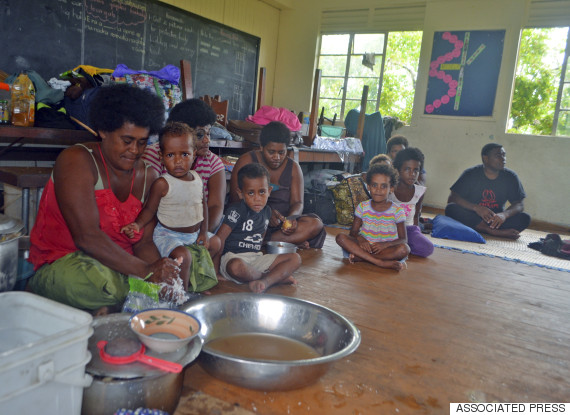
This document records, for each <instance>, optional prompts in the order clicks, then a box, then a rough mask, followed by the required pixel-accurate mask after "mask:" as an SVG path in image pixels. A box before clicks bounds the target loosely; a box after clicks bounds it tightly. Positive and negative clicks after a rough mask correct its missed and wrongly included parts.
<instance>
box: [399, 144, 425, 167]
mask: <svg viewBox="0 0 570 415" xmlns="http://www.w3.org/2000/svg"><path fill="white" fill-rule="evenodd" d="M408 160H415V161H418V162H419V163H420V171H421V170H422V169H423V168H424V153H422V151H421V150H420V149H419V148H417V147H408V148H405V149H403V150H402V151H398V154H396V158H394V162H393V163H392V164H393V165H394V168H395V169H396V170H398V171H400V169H401V168H402V166H403V165H404V163H405V162H406V161H408Z"/></svg>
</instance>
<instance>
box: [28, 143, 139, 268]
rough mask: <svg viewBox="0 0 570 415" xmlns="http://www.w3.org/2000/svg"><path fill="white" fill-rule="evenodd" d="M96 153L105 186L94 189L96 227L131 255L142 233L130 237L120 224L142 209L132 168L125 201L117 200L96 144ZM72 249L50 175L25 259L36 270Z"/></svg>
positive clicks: (134, 216)
mask: <svg viewBox="0 0 570 415" xmlns="http://www.w3.org/2000/svg"><path fill="white" fill-rule="evenodd" d="M99 152H100V154H101V159H102V160H103V165H104V166H105V173H106V174H107V187H108V188H107V189H101V190H95V201H96V203H97V209H98V210H99V226H100V228H101V230H102V231H103V232H105V233H106V234H107V236H109V238H111V240H112V241H113V242H115V243H116V244H117V245H119V246H120V247H121V248H123V249H124V250H125V251H127V252H128V253H130V254H133V247H132V246H133V244H135V243H136V242H138V241H139V240H140V239H141V238H142V232H141V233H139V234H137V235H135V237H134V238H133V239H130V238H129V237H128V236H127V235H125V234H123V233H121V232H120V231H121V228H122V227H123V226H125V225H128V224H129V223H132V222H134V220H135V219H136V217H137V216H138V214H139V212H140V211H141V210H142V203H141V201H140V200H139V199H137V198H136V197H135V196H134V195H133V193H132V191H133V184H134V181H135V171H134V170H133V179H132V182H131V189H130V191H129V197H128V198H127V200H126V201H125V202H121V201H119V200H118V199H117V197H116V196H115V194H114V193H113V190H112V189H111V181H110V179H109V171H108V170H107V164H106V163H105V158H104V157H103V154H102V153H101V148H100V147H99ZM75 251H77V247H76V246H75V243H74V242H73V238H72V237H71V232H70V231H69V228H68V227H67V223H66V222H65V219H64V218H63V215H62V214H61V211H60V210H59V205H58V203H57V199H56V197H55V188H54V184H53V179H52V178H50V179H49V181H48V183H47V185H46V187H45V189H44V191H43V194H42V198H41V201H40V207H39V210H38V214H37V216H36V223H35V225H34V227H33V229H32V231H31V233H30V257H29V261H30V262H31V263H32V264H34V270H37V269H39V268H40V267H41V266H42V265H44V264H51V263H52V262H54V261H55V260H57V259H59V258H61V257H63V256H65V255H67V254H70V253H72V252H75Z"/></svg>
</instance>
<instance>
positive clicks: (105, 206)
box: [29, 84, 179, 314]
mask: <svg viewBox="0 0 570 415" xmlns="http://www.w3.org/2000/svg"><path fill="white" fill-rule="evenodd" d="M90 119H91V125H92V127H93V129H94V130H95V131H96V132H97V133H98V136H99V139H100V140H99V141H97V142H92V143H85V144H77V145H74V146H71V147H69V148H67V149H65V150H64V151H62V152H61V154H60V155H59V157H58V158H57V160H56V162H55V166H54V168H53V172H52V175H51V178H50V179H49V181H48V183H47V185H46V188H45V190H44V192H43V195H42V199H41V201H40V207H39V212H38V215H37V218H36V223H35V225H34V228H33V229H32V232H31V234H30V245H31V246H30V258H29V261H30V262H32V263H33V264H34V269H35V271H36V273H35V275H34V276H33V278H32V279H31V281H30V287H29V288H30V289H31V290H32V291H33V292H35V293H36V294H39V295H42V296H44V297H48V298H51V299H53V300H55V301H59V302H61V303H64V304H68V305H71V306H73V307H76V308H80V309H83V310H88V311H91V312H92V313H94V314H105V313H107V312H110V311H116V310H117V309H118V308H119V307H120V306H121V305H122V303H123V301H124V299H125V297H126V295H127V293H128V291H129V285H128V278H127V275H128V274H132V275H136V276H138V277H141V278H145V277H149V276H150V277H149V280H150V281H153V282H166V281H171V280H172V279H173V278H175V277H177V276H178V273H179V266H178V263H177V262H176V261H175V260H173V259H169V258H160V255H159V253H158V250H157V249H156V246H155V245H154V243H153V241H152V234H153V228H154V223H150V224H148V225H147V226H146V227H145V228H144V230H143V232H142V234H141V235H139V236H138V237H137V238H133V239H131V238H129V237H128V236H127V235H125V234H123V233H121V232H120V231H121V228H122V227H123V226H125V225H127V224H129V223H131V222H133V221H134V219H135V218H136V217H137V215H138V213H139V212H140V211H141V209H142V206H143V204H144V202H145V200H146V198H147V195H148V191H149V189H150V186H151V184H152V182H153V181H154V180H155V179H156V177H157V175H156V173H155V172H154V171H153V170H152V169H149V168H147V167H146V166H145V164H144V163H143V161H142V160H141V156H142V154H143V152H144V149H145V147H146V144H147V140H148V137H149V135H150V134H154V133H157V132H158V131H159V130H160V128H161V127H162V125H163V123H164V106H163V104H162V102H161V100H160V99H159V98H158V97H157V96H156V95H154V94H152V93H150V92H148V91H145V90H142V89H139V88H137V87H133V86H129V85H124V84H123V85H112V86H107V87H103V88H101V90H100V91H99V92H98V93H97V95H96V96H95V98H94V99H93V101H92V104H91V108H90Z"/></svg>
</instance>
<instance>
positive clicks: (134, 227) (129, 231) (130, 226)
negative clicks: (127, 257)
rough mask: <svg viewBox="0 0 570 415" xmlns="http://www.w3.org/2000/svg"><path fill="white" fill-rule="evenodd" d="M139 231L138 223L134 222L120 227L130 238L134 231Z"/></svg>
mask: <svg viewBox="0 0 570 415" xmlns="http://www.w3.org/2000/svg"><path fill="white" fill-rule="evenodd" d="M137 232H139V225H137V223H136V222H133V223H129V224H128V225H126V226H123V227H122V228H121V233H124V234H125V235H127V236H128V237H129V238H130V239H133V238H134V237H135V233H137Z"/></svg>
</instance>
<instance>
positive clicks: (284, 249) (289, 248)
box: [265, 241, 297, 254]
mask: <svg viewBox="0 0 570 415" xmlns="http://www.w3.org/2000/svg"><path fill="white" fill-rule="evenodd" d="M265 249H266V251H267V253H268V254H294V253H295V252H297V245H295V244H290V243H289V242H279V241H269V242H266V243H265Z"/></svg>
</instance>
